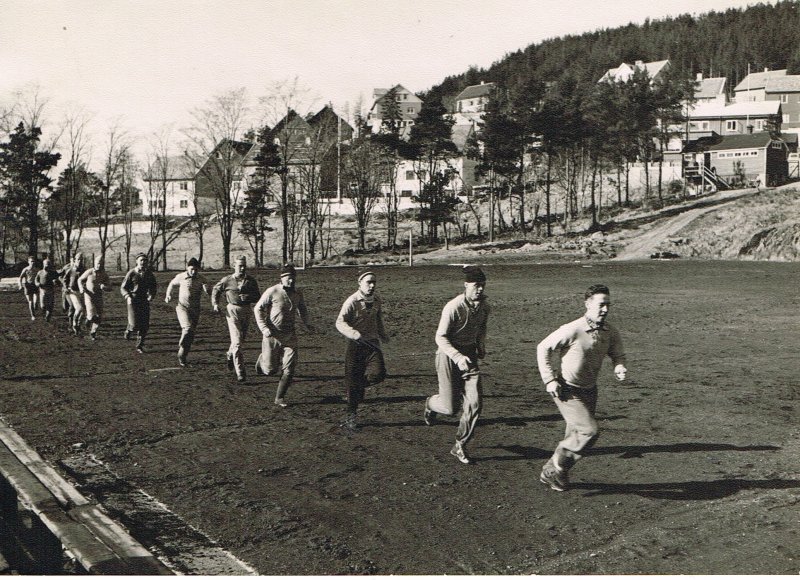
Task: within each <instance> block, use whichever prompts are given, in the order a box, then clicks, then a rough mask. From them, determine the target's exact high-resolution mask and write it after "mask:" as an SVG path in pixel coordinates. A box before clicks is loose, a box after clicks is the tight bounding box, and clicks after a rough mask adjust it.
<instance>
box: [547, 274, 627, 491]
mask: <svg viewBox="0 0 800 580" xmlns="http://www.w3.org/2000/svg"><path fill="white" fill-rule="evenodd" d="M584 298H585V301H584V304H585V306H586V312H585V313H584V315H583V316H581V317H580V318H578V319H577V320H573V321H572V322H570V323H568V324H565V325H563V326H561V327H560V328H559V329H558V330H556V331H554V332H553V333H551V334H550V335H549V336H548V337H547V338H545V339H544V340H543V341H542V342H540V343H539V346H538V347H537V348H536V358H537V361H538V364H539V373H540V374H541V375H542V381H544V384H545V385H546V387H547V392H548V393H550V395H552V397H553V401H555V404H556V405H557V406H558V410H559V411H560V412H561V416H562V417H564V421H566V423H567V428H566V434H565V436H564V439H562V440H561V442H560V443H559V444H558V446H557V447H556V450H555V452H554V453H553V456H552V457H551V458H550V459H549V460H548V461H547V463H545V464H544V467H543V468H542V473H541V475H540V476H539V479H540V480H541V482H542V483H544V484H545V485H549V486H550V488H551V489H554V490H555V491H564V490H566V489H567V488H568V487H569V470H570V469H571V468H572V466H573V465H575V462H577V461H578V460H579V459H580V458H581V457H583V456H584V455H585V454H586V452H587V451H588V450H589V449H590V448H591V447H592V445H594V443H595V441H596V440H597V436H598V426H597V421H596V420H595V418H594V412H595V408H596V406H597V376H598V375H599V373H600V367H601V366H602V365H603V359H604V358H605V356H606V355H608V356H609V357H611V361H612V362H613V363H614V365H615V366H614V375H615V376H616V377H617V380H619V381H622V380H625V376H626V374H627V372H628V370H627V369H626V368H625V351H624V349H623V348H622V339H621V338H620V335H619V332H618V331H617V329H616V328H614V327H613V326H611V325H610V324H608V323H607V322H606V316H608V310H609V308H610V307H611V293H610V291H609V289H608V287H607V286H603V285H601V284H596V285H594V286H591V287H589V289H588V290H587V291H586V293H585V294H584Z"/></svg>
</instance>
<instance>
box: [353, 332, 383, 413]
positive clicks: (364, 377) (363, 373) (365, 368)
mask: <svg viewBox="0 0 800 580" xmlns="http://www.w3.org/2000/svg"><path fill="white" fill-rule="evenodd" d="M385 378H386V365H385V364H384V362H383V352H381V350H380V349H379V348H377V347H374V346H369V345H367V344H365V343H363V342H356V341H354V340H348V341H347V351H346V352H345V356H344V384H345V388H346V389H347V408H348V410H349V411H350V412H351V413H355V412H356V410H358V405H359V403H361V401H363V400H364V389H365V388H366V387H368V386H370V385H377V384H378V383H381V382H383V380H384V379H385Z"/></svg>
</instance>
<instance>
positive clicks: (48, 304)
mask: <svg viewBox="0 0 800 580" xmlns="http://www.w3.org/2000/svg"><path fill="white" fill-rule="evenodd" d="M58 279H59V273H58V270H56V269H55V268H53V266H52V265H51V264H50V258H45V259H44V261H43V262H42V269H41V270H39V272H38V273H37V274H36V287H37V288H38V289H39V304H40V305H41V307H42V312H44V319H45V321H49V320H50V317H52V316H53V308H54V307H55V303H56V297H55V294H56V290H55V288H56V282H57V281H58Z"/></svg>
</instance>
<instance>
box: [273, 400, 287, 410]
mask: <svg viewBox="0 0 800 580" xmlns="http://www.w3.org/2000/svg"><path fill="white" fill-rule="evenodd" d="M275 404H276V405H278V406H279V407H281V408H284V409H285V408H286V407H288V406H289V403H287V402H286V401H284V400H283V399H275Z"/></svg>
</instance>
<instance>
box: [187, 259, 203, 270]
mask: <svg viewBox="0 0 800 580" xmlns="http://www.w3.org/2000/svg"><path fill="white" fill-rule="evenodd" d="M189 266H194V267H195V268H199V267H200V262H198V261H197V258H189V261H188V262H186V267H187V268H188V267H189Z"/></svg>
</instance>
